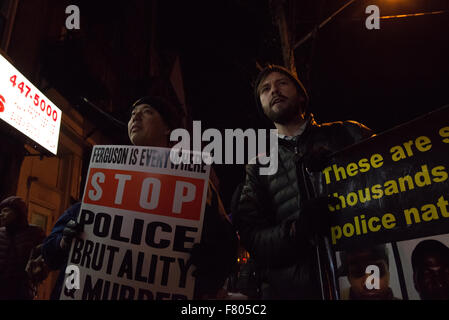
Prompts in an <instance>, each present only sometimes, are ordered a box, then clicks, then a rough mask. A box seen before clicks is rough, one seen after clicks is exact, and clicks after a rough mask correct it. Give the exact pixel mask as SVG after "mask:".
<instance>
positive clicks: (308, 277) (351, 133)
mask: <svg viewBox="0 0 449 320" xmlns="http://www.w3.org/2000/svg"><path fill="white" fill-rule="evenodd" d="M371 135H372V133H371V130H370V129H368V128H367V127H365V126H363V125H361V124H359V123H357V122H353V121H345V122H332V123H325V124H321V125H318V124H317V123H316V122H315V121H314V119H313V116H311V117H310V118H309V120H308V124H307V126H306V129H305V131H304V132H303V134H302V135H300V136H299V137H297V138H295V139H294V140H293V141H287V140H285V139H281V138H279V140H278V141H279V151H278V155H279V158H278V161H279V162H278V170H277V172H276V173H275V174H273V175H265V176H264V175H259V168H260V165H258V164H250V165H247V167H246V181H245V185H244V187H243V190H242V195H241V197H240V202H239V206H238V210H237V212H236V214H235V216H234V217H233V222H234V224H235V226H236V228H237V230H238V232H239V235H240V241H241V243H242V245H243V246H244V247H245V248H246V249H247V250H248V252H249V253H250V255H251V256H252V258H254V259H255V262H256V263H257V265H258V268H259V269H260V270H261V272H262V274H263V282H265V283H268V285H269V288H268V290H266V291H265V292H267V294H266V295H265V296H264V297H263V298H264V299H321V297H322V296H321V287H320V281H319V273H318V272H319V268H318V264H317V257H316V249H315V247H314V246H313V245H312V244H310V242H309V241H306V240H305V238H304V241H297V238H294V237H292V233H291V225H292V223H293V222H294V221H295V220H297V219H298V217H299V215H300V214H301V212H300V211H301V210H300V208H301V204H302V202H303V201H304V197H305V196H304V194H305V191H304V184H305V183H304V181H307V180H305V177H304V175H305V174H304V173H301V172H304V159H307V156H308V155H310V154H313V153H314V152H316V151H317V150H319V149H322V148H324V149H326V150H328V152H335V151H338V150H341V149H343V148H344V147H346V146H349V145H351V144H354V143H356V142H358V141H360V140H362V139H364V138H368V137H370V136H371ZM306 183H307V182H306ZM302 227H304V226H302ZM300 229H301V228H300ZM297 230H298V229H297Z"/></svg>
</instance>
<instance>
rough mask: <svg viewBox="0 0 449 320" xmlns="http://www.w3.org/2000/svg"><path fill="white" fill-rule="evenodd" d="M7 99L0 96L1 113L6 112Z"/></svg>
mask: <svg viewBox="0 0 449 320" xmlns="http://www.w3.org/2000/svg"><path fill="white" fill-rule="evenodd" d="M4 103H5V98H4V97H3V96H2V95H1V94H0V112H3V111H5V105H4Z"/></svg>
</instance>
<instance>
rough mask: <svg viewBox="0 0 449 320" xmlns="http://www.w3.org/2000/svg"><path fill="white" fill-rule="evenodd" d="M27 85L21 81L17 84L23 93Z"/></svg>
mask: <svg viewBox="0 0 449 320" xmlns="http://www.w3.org/2000/svg"><path fill="white" fill-rule="evenodd" d="M24 86H25V84H24V83H23V82H21V83H19V85H18V86H17V88H19V89H20V93H23V87H24Z"/></svg>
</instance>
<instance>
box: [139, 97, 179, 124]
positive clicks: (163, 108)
mask: <svg viewBox="0 0 449 320" xmlns="http://www.w3.org/2000/svg"><path fill="white" fill-rule="evenodd" d="M140 104H147V105H149V106H151V107H153V108H154V109H156V110H157V112H159V114H160V115H161V117H162V119H163V120H164V121H165V123H166V124H167V125H168V126H169V127H170V129H176V128H181V127H182V120H183V118H184V111H183V110H182V109H181V108H180V107H176V106H174V105H173V104H172V103H170V102H168V101H167V100H166V99H164V98H162V97H159V96H146V97H143V98H140V99H139V100H137V101H136V102H134V103H133V105H132V106H131V111H132V110H133V109H134V108H135V107H137V106H138V105H140Z"/></svg>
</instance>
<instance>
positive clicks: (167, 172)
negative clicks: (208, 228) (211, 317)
mask: <svg viewBox="0 0 449 320" xmlns="http://www.w3.org/2000/svg"><path fill="white" fill-rule="evenodd" d="M170 152H171V150H170V149H165V148H152V147H151V148H150V147H134V146H95V147H94V150H93V152H92V157H91V161H90V166H89V172H88V177H87V182H86V187H85V190H84V197H83V203H82V206H81V211H80V214H79V216H78V222H79V223H81V224H83V225H84V233H83V234H82V236H81V237H80V238H78V239H75V240H74V241H73V243H72V247H71V250H70V254H69V259H68V265H76V266H77V267H78V268H79V278H80V286H79V289H76V288H72V289H71V290H69V289H67V288H66V287H64V288H63V290H62V292H61V299H62V300H67V299H68V300H71V299H75V300H116V299H131V300H140V299H148V300H177V299H192V298H193V291H194V283H195V278H193V277H192V276H191V273H192V271H193V270H194V267H193V266H188V265H187V260H188V258H189V256H190V254H189V250H190V249H191V248H192V246H193V244H194V243H199V242H200V239H201V231H202V224H203V215H204V210H205V205H206V197H207V189H208V180H209V170H210V167H209V166H207V165H206V164H197V165H193V164H190V165H187V164H186V165H184V164H180V165H174V164H173V163H171V161H170ZM199 156H201V155H199ZM66 277H67V275H66ZM65 282H66V281H65V280H64V283H65Z"/></svg>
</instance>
